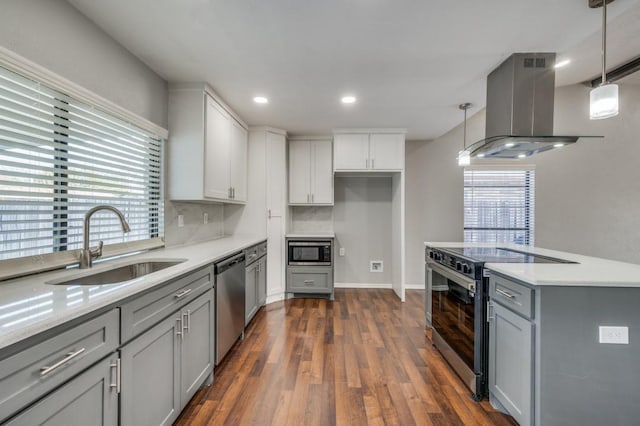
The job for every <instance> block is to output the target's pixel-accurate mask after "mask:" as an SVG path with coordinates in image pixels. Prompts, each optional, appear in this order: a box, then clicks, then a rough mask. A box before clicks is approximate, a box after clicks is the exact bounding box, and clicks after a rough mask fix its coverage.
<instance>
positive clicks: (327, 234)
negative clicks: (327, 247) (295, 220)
mask: <svg viewBox="0 0 640 426" xmlns="http://www.w3.org/2000/svg"><path fill="white" fill-rule="evenodd" d="M285 237H286V238H335V237H336V234H335V233H333V232H324V233H322V232H316V233H308V234H304V233H302V234H301V233H295V234H287V235H285Z"/></svg>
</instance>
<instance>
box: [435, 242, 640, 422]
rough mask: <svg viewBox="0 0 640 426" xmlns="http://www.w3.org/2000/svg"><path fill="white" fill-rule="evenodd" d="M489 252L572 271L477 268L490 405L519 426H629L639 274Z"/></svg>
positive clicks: (635, 413) (637, 346)
mask: <svg viewBox="0 0 640 426" xmlns="http://www.w3.org/2000/svg"><path fill="white" fill-rule="evenodd" d="M425 244H426V245H428V246H429V247H438V248H443V249H446V248H460V247H496V245H495V244H489V245H487V244H466V243H425ZM498 247H501V248H502V247H504V248H509V249H512V250H518V251H522V252H527V253H531V254H535V255H539V256H546V257H551V258H556V259H562V260H566V261H570V262H575V263H490V262H488V263H485V265H484V267H485V270H488V271H489V274H490V279H489V289H488V299H489V306H488V313H487V320H488V321H489V342H488V344H489V369H488V370H489V371H488V374H489V381H488V382H489V394H490V400H491V403H492V404H493V405H494V406H496V407H498V408H500V409H502V410H504V411H506V412H508V413H509V414H511V415H512V416H513V417H514V418H516V420H518V421H519V422H520V424H522V425H529V424H535V425H545V426H546V425H576V424H580V425H600V424H621V425H622V424H637V422H638V419H640V394H638V392H637V388H638V380H639V379H640V369H638V367H637V363H638V360H639V359H640V358H638V356H639V354H640V329H639V326H640V309H638V306H640V265H634V264H629V263H623V262H616V261H611V260H606V259H600V258H594V257H589V256H582V255H577V254H572V253H565V252H560V251H555V250H547V249H542V248H534V247H525V246H517V245H500V246H498ZM601 327H605V328H601ZM607 327H614V328H607Z"/></svg>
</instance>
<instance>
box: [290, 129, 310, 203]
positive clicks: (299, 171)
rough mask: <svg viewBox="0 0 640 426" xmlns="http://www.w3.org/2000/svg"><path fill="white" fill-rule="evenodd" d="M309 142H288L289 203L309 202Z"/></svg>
mask: <svg viewBox="0 0 640 426" xmlns="http://www.w3.org/2000/svg"><path fill="white" fill-rule="evenodd" d="M310 170H311V142H310V141H291V142H289V204H309V203H311V187H310V182H311V177H310V173H311V172H310Z"/></svg>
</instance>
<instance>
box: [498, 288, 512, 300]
mask: <svg viewBox="0 0 640 426" xmlns="http://www.w3.org/2000/svg"><path fill="white" fill-rule="evenodd" d="M496 293H498V294H501V295H503V296H504V297H508V298H509V299H515V298H516V296H515V295H513V294H511V293H509V292H508V291H504V290H500V289H499V288H498V287H496Z"/></svg>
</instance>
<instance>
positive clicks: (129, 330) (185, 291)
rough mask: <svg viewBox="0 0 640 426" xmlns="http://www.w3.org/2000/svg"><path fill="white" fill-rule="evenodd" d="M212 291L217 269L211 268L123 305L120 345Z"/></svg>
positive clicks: (172, 282) (201, 270) (177, 280)
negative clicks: (214, 273) (214, 272)
mask: <svg viewBox="0 0 640 426" xmlns="http://www.w3.org/2000/svg"><path fill="white" fill-rule="evenodd" d="M212 287H213V267H212V266H207V267H205V268H202V269H199V270H197V271H195V272H193V273H191V274H189V275H186V276H184V277H182V278H178V279H176V280H174V281H169V282H168V283H167V284H164V285H161V286H160V287H159V288H155V289H153V290H152V291H151V292H149V293H147V294H145V295H143V296H140V297H137V298H135V299H133V300H131V301H130V302H127V303H125V304H123V305H122V306H121V307H120V310H121V324H120V341H121V342H122V343H125V342H127V341H129V340H131V339H132V338H133V337H135V336H137V335H138V334H140V333H142V332H143V331H145V330H147V329H148V328H150V327H151V326H153V325H154V324H156V323H158V322H160V321H161V320H162V319H164V318H166V317H167V315H170V314H171V313H173V312H175V311H176V310H178V309H180V307H181V306H184V304H185V303H187V302H190V301H192V300H193V299H195V298H196V297H198V296H199V295H200V294H202V293H203V292H205V291H207V289H210V288H212Z"/></svg>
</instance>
